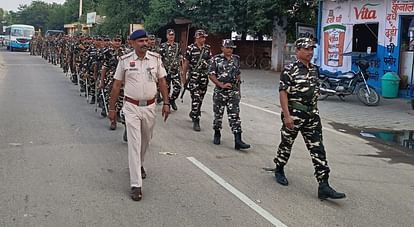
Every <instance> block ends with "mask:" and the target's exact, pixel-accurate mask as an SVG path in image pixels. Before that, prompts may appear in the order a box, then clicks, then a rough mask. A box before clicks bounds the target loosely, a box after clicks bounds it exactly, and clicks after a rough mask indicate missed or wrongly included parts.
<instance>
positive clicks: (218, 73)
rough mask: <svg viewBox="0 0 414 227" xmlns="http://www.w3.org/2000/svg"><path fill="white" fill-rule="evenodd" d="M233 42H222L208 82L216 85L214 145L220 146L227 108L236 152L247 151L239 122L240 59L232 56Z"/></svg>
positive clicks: (214, 58) (214, 95)
mask: <svg viewBox="0 0 414 227" xmlns="http://www.w3.org/2000/svg"><path fill="white" fill-rule="evenodd" d="M234 48H236V46H234V44H233V41H231V40H230V39H225V40H223V44H222V47H221V51H222V53H221V54H218V55H216V56H214V57H213V60H212V63H211V66H210V80H211V81H212V82H213V83H214V84H215V85H216V87H215V88H214V94H213V112H214V121H213V129H214V141H213V142H214V144H216V145H219V144H220V138H221V133H220V130H221V128H222V119H223V114H224V108H227V117H228V119H229V124H230V127H231V130H232V132H233V134H234V143H235V145H234V148H235V149H236V150H240V149H248V148H250V145H249V144H246V143H244V142H243V141H242V139H241V133H242V129H241V120H240V116H239V113H240V108H239V103H240V87H239V86H240V57H239V56H238V55H235V54H233V49H234Z"/></svg>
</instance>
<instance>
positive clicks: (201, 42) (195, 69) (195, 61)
mask: <svg viewBox="0 0 414 227" xmlns="http://www.w3.org/2000/svg"><path fill="white" fill-rule="evenodd" d="M206 37H207V33H206V32H205V31H204V30H197V31H196V32H195V43H193V44H191V45H190V46H188V47H187V51H186V54H185V60H184V64H183V72H182V74H181V80H182V82H183V83H184V85H187V88H188V90H189V91H190V93H191V112H190V114H189V115H190V118H191V119H192V121H193V129H194V131H200V117H201V105H202V104H203V99H204V96H205V94H206V92H207V85H208V69H209V67H210V60H211V52H210V46H209V45H207V44H205V41H206ZM187 70H188V78H187ZM187 81H188V83H187Z"/></svg>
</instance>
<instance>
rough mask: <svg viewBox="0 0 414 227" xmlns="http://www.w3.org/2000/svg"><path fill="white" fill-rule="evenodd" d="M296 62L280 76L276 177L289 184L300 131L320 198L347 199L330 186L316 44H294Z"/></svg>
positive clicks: (301, 42)
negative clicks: (292, 154)
mask: <svg viewBox="0 0 414 227" xmlns="http://www.w3.org/2000/svg"><path fill="white" fill-rule="evenodd" d="M295 46H296V57H297V61H296V62H294V63H292V64H290V65H289V66H287V67H286V68H285V69H284V70H283V72H282V74H281V76H280V85H279V92H280V105H281V107H282V114H281V118H282V122H283V124H282V129H281V142H280V145H279V148H278V151H277V156H276V157H275V158H274V162H275V163H276V170H275V177H276V181H277V182H278V183H279V184H281V185H285V186H286V185H288V181H287V178H286V176H285V173H284V166H285V165H286V164H287V162H288V160H289V156H290V152H291V150H292V146H293V143H294V141H295V139H296V136H297V135H298V133H299V132H301V134H302V137H303V139H304V141H305V143H306V147H307V148H308V150H309V152H310V154H311V158H312V162H313V165H314V168H315V177H316V179H317V181H318V183H319V188H318V197H319V198H320V199H327V198H332V199H341V198H345V194H344V193H340V192H336V191H335V190H334V189H333V188H331V187H330V186H329V184H328V178H329V172H330V169H329V167H328V162H327V160H326V152H325V148H324V146H323V143H322V124H321V119H320V117H319V111H318V108H317V100H318V95H319V82H318V78H319V69H318V67H317V66H316V65H313V64H312V63H310V61H311V59H312V56H313V48H314V47H315V45H314V43H313V41H312V40H311V39H309V38H300V39H298V40H296V42H295Z"/></svg>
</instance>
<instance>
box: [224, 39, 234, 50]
mask: <svg viewBox="0 0 414 227" xmlns="http://www.w3.org/2000/svg"><path fill="white" fill-rule="evenodd" d="M221 46H222V47H228V48H236V46H235V45H234V43H233V40H231V39H223V42H222V43H221Z"/></svg>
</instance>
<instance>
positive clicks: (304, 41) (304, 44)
mask: <svg viewBox="0 0 414 227" xmlns="http://www.w3.org/2000/svg"><path fill="white" fill-rule="evenodd" d="M295 46H296V48H309V47H313V48H315V47H316V46H315V43H314V42H313V40H312V39H310V38H299V39H297V40H296V42H295Z"/></svg>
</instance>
